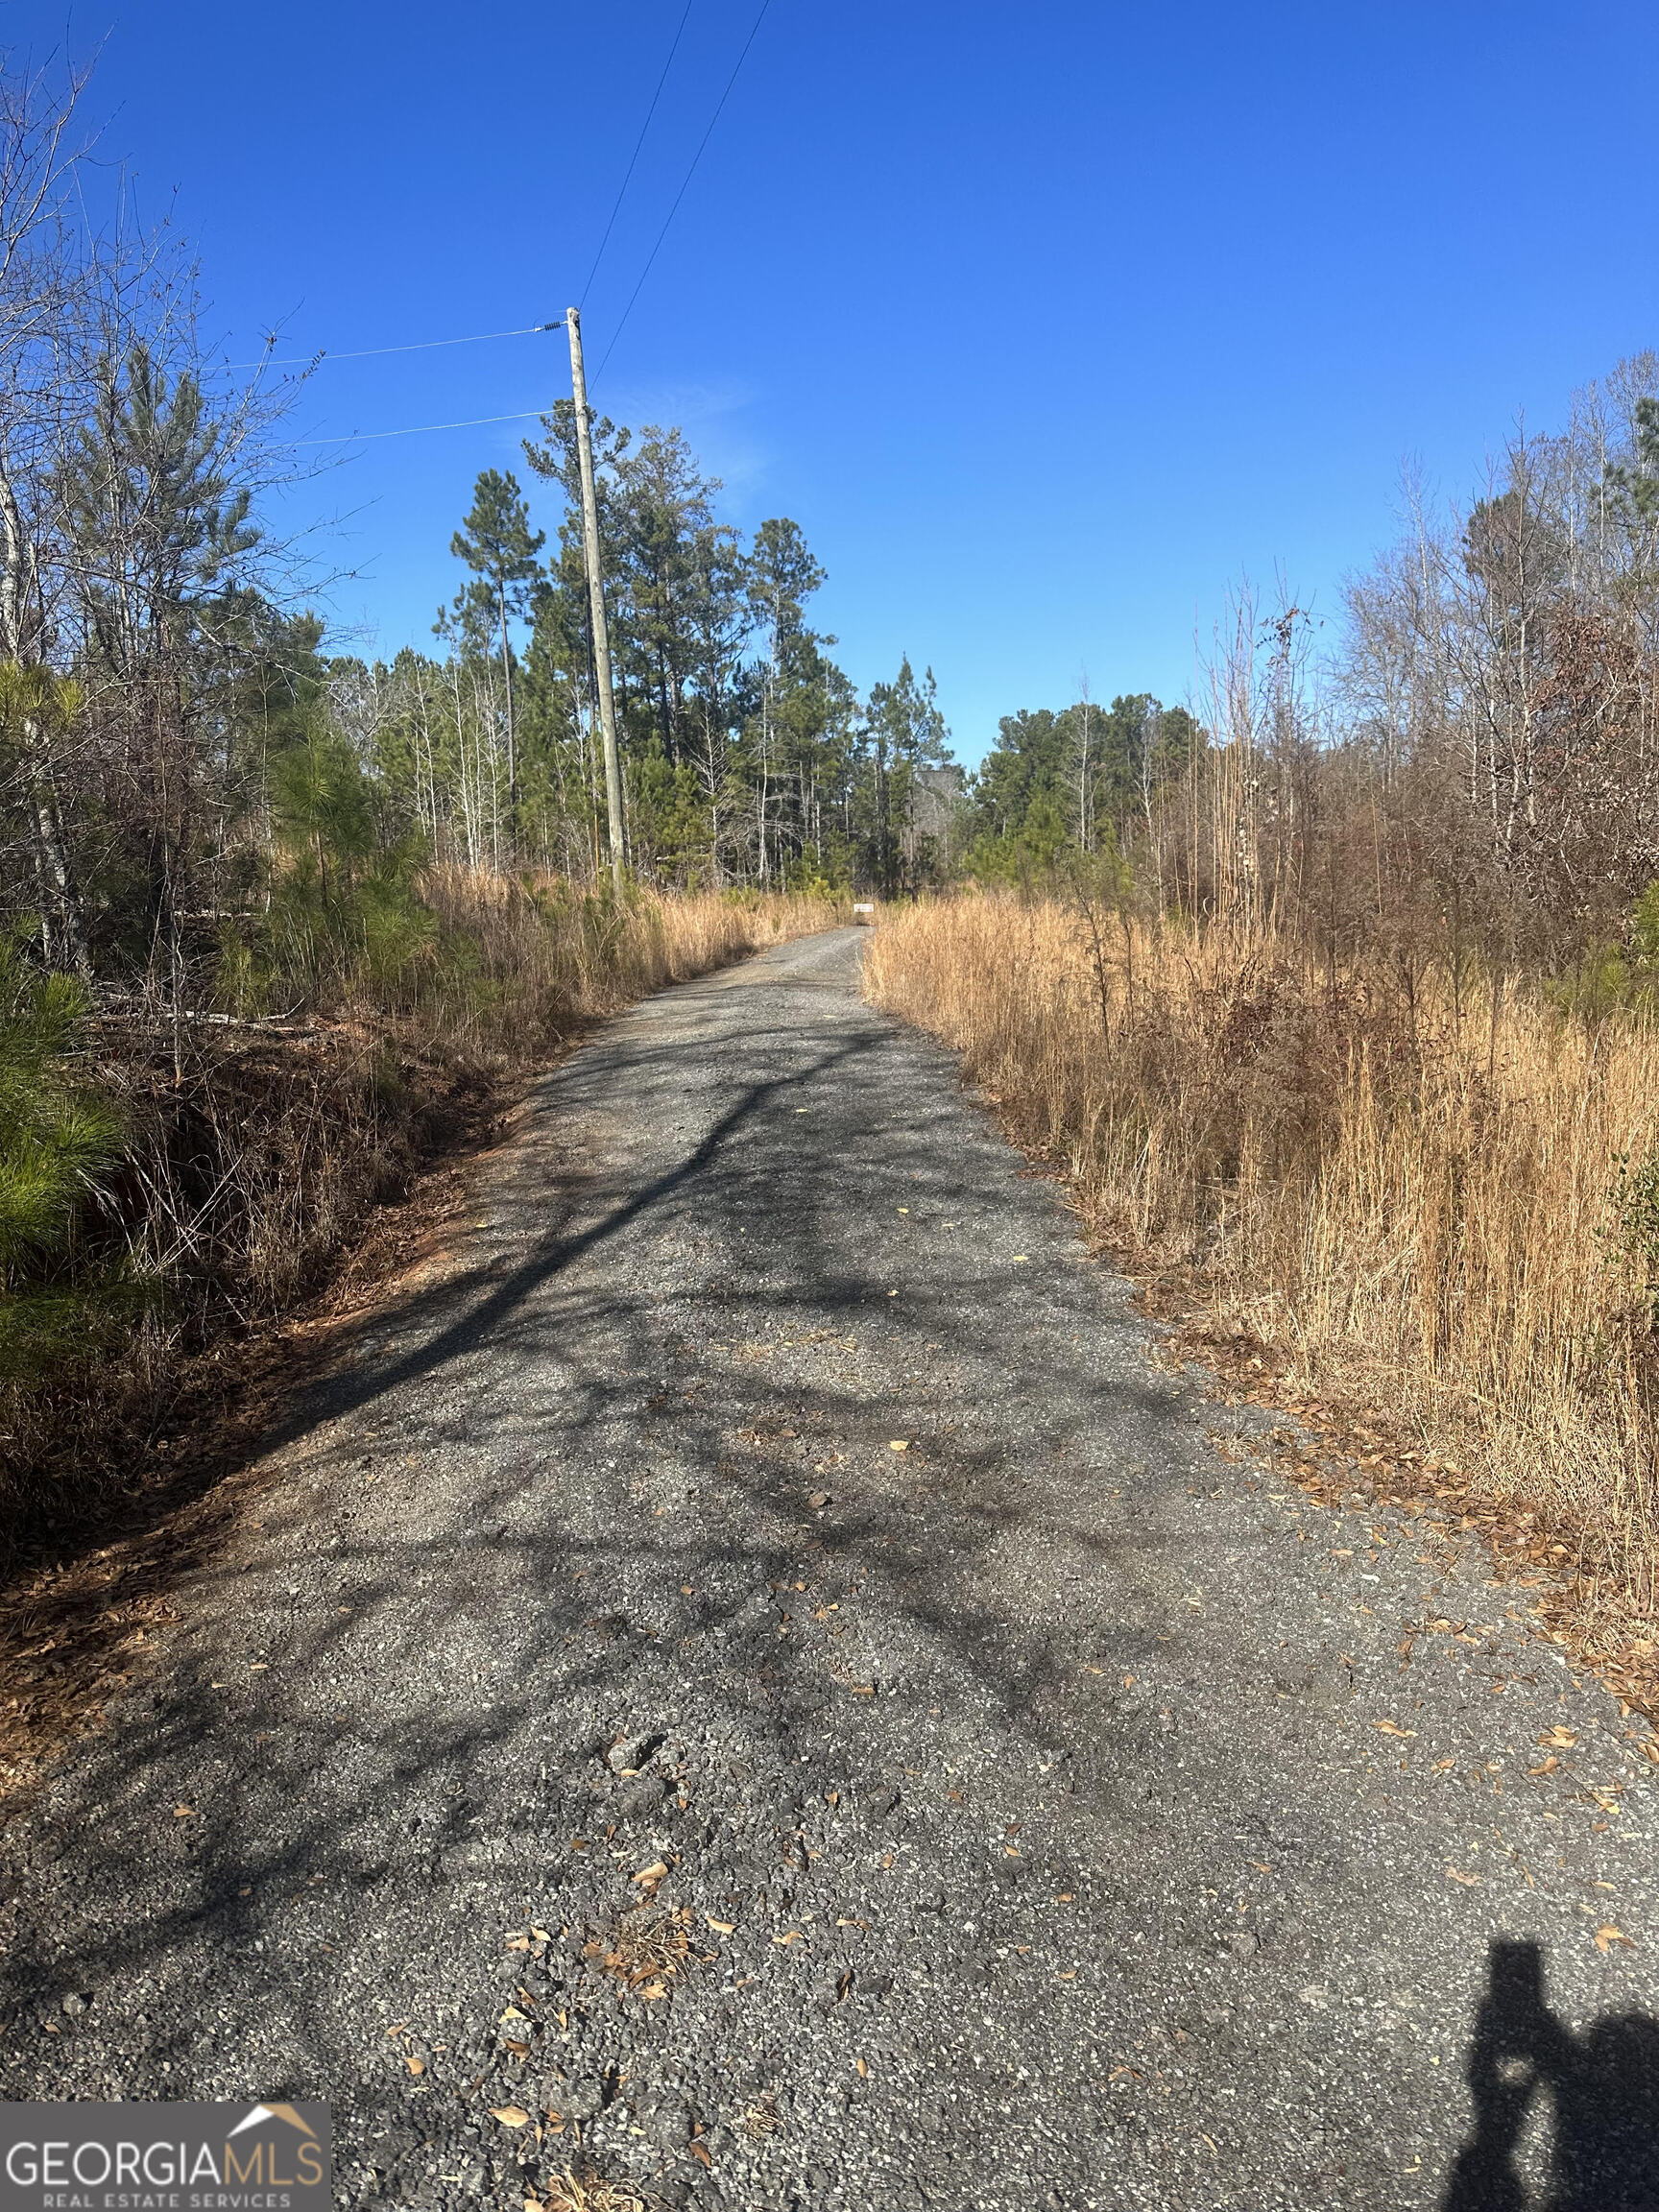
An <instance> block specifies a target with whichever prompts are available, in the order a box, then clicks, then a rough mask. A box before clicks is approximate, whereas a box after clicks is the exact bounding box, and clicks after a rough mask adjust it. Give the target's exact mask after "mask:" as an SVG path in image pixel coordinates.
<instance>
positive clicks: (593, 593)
mask: <svg viewBox="0 0 1659 2212" xmlns="http://www.w3.org/2000/svg"><path fill="white" fill-rule="evenodd" d="M565 328H566V329H567V330H568V331H569V333H570V391H571V397H573V398H574V399H575V402H576V454H577V459H578V460H579V462H580V463H581V468H582V541H583V543H584V545H585V546H586V548H587V553H588V607H589V614H590V616H591V619H592V624H593V672H594V675H595V676H596V677H597V678H598V681H599V727H600V730H601V732H602V733H603V735H604V740H605V804H606V808H607V811H608V812H609V814H610V818H611V878H612V880H613V883H614V884H615V886H616V893H617V896H618V897H620V896H621V892H622V763H621V761H620V759H619V758H618V757H617V753H616V707H615V702H614V701H613V698H612V696H611V638H610V634H609V632H608V631H607V630H606V627H605V580H604V577H603V575H602V573H601V571H600V567H599V501H598V498H597V496H596V495H595V493H594V490H593V442H592V439H591V438H590V437H589V428H588V421H589V419H588V379H587V377H586V375H585V374H584V373H583V369H582V311H581V309H580V308H579V307H571V308H568V309H566V311H565Z"/></svg>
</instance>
